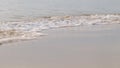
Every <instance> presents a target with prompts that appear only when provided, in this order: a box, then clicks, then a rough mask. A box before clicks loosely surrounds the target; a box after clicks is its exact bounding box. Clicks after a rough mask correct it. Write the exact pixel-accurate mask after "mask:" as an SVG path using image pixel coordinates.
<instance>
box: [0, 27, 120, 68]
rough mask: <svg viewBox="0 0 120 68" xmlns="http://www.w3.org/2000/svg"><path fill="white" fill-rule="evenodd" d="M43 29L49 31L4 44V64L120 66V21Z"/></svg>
mask: <svg viewBox="0 0 120 68" xmlns="http://www.w3.org/2000/svg"><path fill="white" fill-rule="evenodd" d="M101 28H102V29H101ZM43 33H45V34H48V35H47V36H43V37H40V38H38V39H36V40H31V41H21V42H16V43H10V44H4V45H3V46H1V47H0V68H120V25H115V26H110V25H108V26H91V27H68V28H60V29H52V30H45V31H43Z"/></svg>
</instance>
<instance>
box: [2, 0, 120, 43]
mask: <svg viewBox="0 0 120 68" xmlns="http://www.w3.org/2000/svg"><path fill="white" fill-rule="evenodd" d="M119 7H120V1H119V0H0V44H2V43H6V42H9V41H13V40H27V39H34V38H37V37H39V36H41V35H44V34H43V33H42V32H41V31H43V30H48V29H56V28H61V27H63V28H64V27H73V26H89V25H90V26H91V25H112V24H120V14H119V13H120V8H119Z"/></svg>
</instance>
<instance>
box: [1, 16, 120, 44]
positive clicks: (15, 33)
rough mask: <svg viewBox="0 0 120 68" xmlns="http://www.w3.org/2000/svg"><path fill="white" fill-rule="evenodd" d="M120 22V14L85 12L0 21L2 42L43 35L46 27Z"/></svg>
mask: <svg viewBox="0 0 120 68" xmlns="http://www.w3.org/2000/svg"><path fill="white" fill-rule="evenodd" d="M105 24H120V15H119V14H83V15H79V16H49V17H40V18H36V19H32V20H25V21H16V22H15V21H14V22H0V43H3V42H9V41H13V40H26V39H33V38H37V37H38V36H41V35H43V34H42V33H41V31H42V30H44V29H51V28H59V27H70V26H80V25H83V26H84V25H105Z"/></svg>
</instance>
